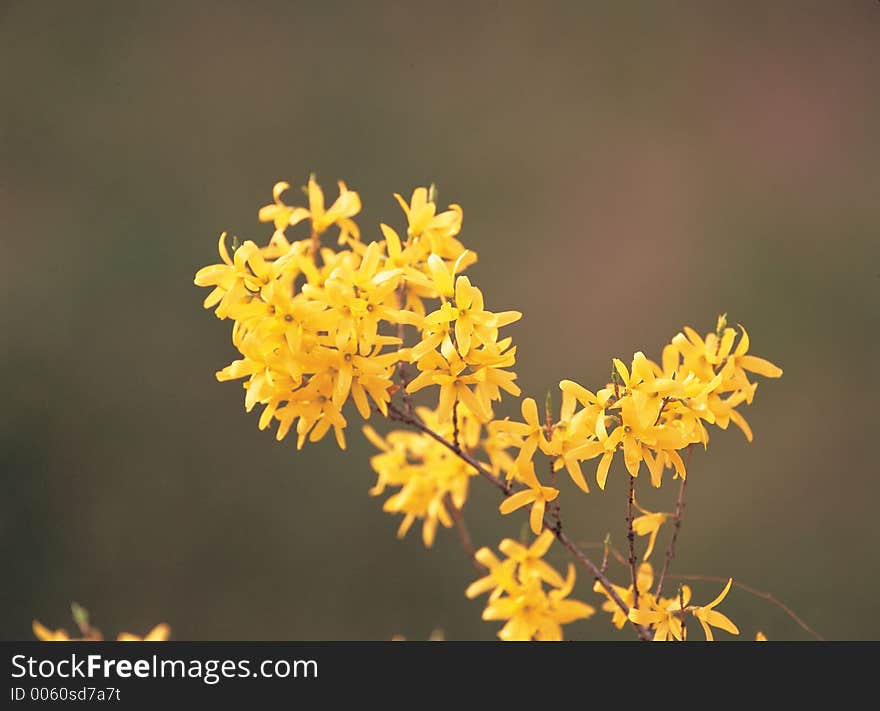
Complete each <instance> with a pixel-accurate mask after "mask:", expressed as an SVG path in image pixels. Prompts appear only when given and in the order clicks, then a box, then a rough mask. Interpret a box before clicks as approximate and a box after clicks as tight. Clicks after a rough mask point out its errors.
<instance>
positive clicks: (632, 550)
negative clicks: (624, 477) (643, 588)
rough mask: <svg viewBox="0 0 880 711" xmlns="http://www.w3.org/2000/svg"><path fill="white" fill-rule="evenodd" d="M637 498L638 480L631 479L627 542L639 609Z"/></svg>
mask: <svg viewBox="0 0 880 711" xmlns="http://www.w3.org/2000/svg"><path fill="white" fill-rule="evenodd" d="M635 497H636V479H635V477H634V476H632V475H630V477H629V495H628V496H627V499H626V540H627V542H628V543H629V569H630V575H631V576H632V586H633V607H635V608H636V609H638V607H639V572H638V570H636V534H635V531H633V499H635Z"/></svg>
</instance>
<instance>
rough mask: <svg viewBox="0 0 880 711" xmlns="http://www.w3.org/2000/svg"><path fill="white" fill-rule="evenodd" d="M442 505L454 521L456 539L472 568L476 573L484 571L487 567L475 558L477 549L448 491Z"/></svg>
mask: <svg viewBox="0 0 880 711" xmlns="http://www.w3.org/2000/svg"><path fill="white" fill-rule="evenodd" d="M443 505H444V506H445V507H446V510H447V511H448V512H449V515H450V516H451V517H452V521H453V523H455V531H456V533H458V540H459V541H460V542H461V547H462V548H463V549H464V552H465V553H467V555H468V558H470V559H471V565H473V566H474V570H476V571H477V572H478V573H485V572H486V570H487V568H486V566H485V565H483V564H482V563H481V562H480V561H478V560H477V549H476V548H475V547H474V542H473V540H472V539H471V534H470V531H468V528H467V524H466V523H465V522H464V516H463V515H462V513H461V509H460V508H458V506H456V505H455V503H454V502H453V501H452V494H450V493H449V492H448V491H447V492H446V495H445V496H444V497H443Z"/></svg>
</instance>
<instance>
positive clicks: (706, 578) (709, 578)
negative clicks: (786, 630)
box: [669, 575, 825, 642]
mask: <svg viewBox="0 0 880 711" xmlns="http://www.w3.org/2000/svg"><path fill="white" fill-rule="evenodd" d="M669 577H670V578H674V579H675V580H693V581H696V582H704V583H725V584H727V581H728V580H729V578H720V577H716V576H714V575H670V576H669ZM733 587H735V588H739V589H740V590H744V591H745V592H747V593H749V594H750V595H754V596H755V597H757V598H760V599H761V600H766V601H767V602H770V603H773V604H774V605H776V607H778V608H779V609H780V610H782V611H783V612H784V613H785V614H786V615H788V616H789V617H790V618H791V619H792V620H794V621H795V622H796V623H797V624H798V626H800V628H801V629H802V630H804V631H805V632H807V633H808V634H810V635H812V636H813V637H814V638H815V639H817V640H819V641H820V642H824V641H825V638H824V637H823V636H822V635H820V634H819V633H818V632H816V630H814V629H813V628H812V627H810V626H809V625H808V624H807V623H806V622H804V621H803V620H802V619H801V618H800V617H799V616H798V615H797V614H796V613H795V611H794V610H792V609H791V608H790V607H788V606H787V605H785V604H783V603H782V602H780V601H779V600H777V599H776V598H775V597H773V595H771V594H770V593H767V592H761V591H760V590H755V588H753V587H752V586H751V585H746V584H745V583H738V582H737V581H736V580H734V581H733Z"/></svg>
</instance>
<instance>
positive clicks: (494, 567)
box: [464, 548, 555, 602]
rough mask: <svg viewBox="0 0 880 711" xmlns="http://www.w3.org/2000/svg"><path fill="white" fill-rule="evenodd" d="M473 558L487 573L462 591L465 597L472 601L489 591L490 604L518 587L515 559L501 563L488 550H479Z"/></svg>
mask: <svg viewBox="0 0 880 711" xmlns="http://www.w3.org/2000/svg"><path fill="white" fill-rule="evenodd" d="M474 558H476V559H477V561H479V562H480V564H482V565H483V566H485V567H486V568H487V569H488V571H489V573H488V575H486V576H484V577H482V578H480V579H479V580H475V581H474V582H472V583H471V584H470V585H468V587H467V590H465V591H464V594H465V597H467V598H470V599H473V598H475V597H477V596H478V595H482V594H483V593H485V592H489V591H490V590H491V591H492V592H491V593H490V594H489V601H490V602H491V601H493V600H497V599H498V598H499V597H501V595H503V594H504V593H505V592H513V591H514V590H516V588H517V587H518V586H519V582H518V581H517V579H516V568H517V566H518V565H519V563H518V562H517V561H516V559H514V558H508V559H507V560H505V561H504V562H501V561H500V560H498V558H497V557H496V556H495V554H494V553H493V552H492V551H491V550H489V549H488V548H480V550H478V551H477V552H476V553H475V554H474ZM542 562H543V561H542ZM554 572H555V571H554Z"/></svg>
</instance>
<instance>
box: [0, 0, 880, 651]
mask: <svg viewBox="0 0 880 711" xmlns="http://www.w3.org/2000/svg"><path fill="white" fill-rule="evenodd" d="M767 5H768V4H765V3H760V2H746V3H727V2H715V3H702V2H691V3H686V2H676V3H662V4H661V3H656V4H655V3H644V4H641V3H626V4H623V3H541V4H538V3H513V2H479V3H461V4H455V3H437V2H432V3H424V4H421V3H395V2H387V3H378V2H371V3H334V2H317V3H291V2H278V3H270V2H262V3H227V2H214V3H192V4H188V3H174V4H172V3H146V2H144V3H136V2H125V3H112V2H103V3H96V2H77V3H67V2H54V3H33V2H9V0H6V1H5V2H3V3H2V6H0V83H2V84H0V86H2V97H3V99H2V104H0V149H2V156H0V227H2V229H0V240H2V244H3V255H4V256H3V258H2V260H0V277H2V279H0V298H2V302H0V303H2V309H0V333H2V336H0V339H2V347H0V373H2V376H0V377H2V384H0V388H2V394H3V400H4V406H3V408H2V410H0V476H2V482H3V488H2V495H0V496H2V498H0V528H2V530H0V547H2V553H0V556H2V557H0V564H2V568H3V575H2V579H3V582H2V605H0V635H2V636H3V637H4V638H8V639H27V638H30V636H31V632H30V624H31V620H32V618H34V617H36V618H38V619H40V620H41V621H42V622H44V623H45V624H47V625H50V626H52V627H56V626H62V625H64V626H67V627H68V628H70V627H71V623H70V616H69V605H70V602H71V601H72V600H76V601H77V602H79V603H81V604H82V605H84V606H86V607H87V608H88V609H89V610H91V612H92V615H93V619H94V621H95V623H96V624H97V625H98V626H99V627H101V628H102V629H104V630H105V632H107V633H108V634H115V633H116V632H118V631H120V630H122V629H126V630H129V631H132V632H136V633H143V632H144V631H146V630H147V629H149V628H150V627H151V626H152V625H153V624H155V623H157V622H160V621H167V622H169V623H170V624H171V626H172V627H173V631H174V638H176V639H292V640H293V639H307V640H319V639H389V638H390V637H391V636H392V635H395V634H399V635H404V636H406V637H407V638H409V639H425V638H427V637H428V635H429V634H430V633H431V631H432V629H434V628H442V629H443V630H444V632H445V635H446V637H447V638H448V639H493V638H494V634H495V631H496V630H497V629H498V628H499V627H500V624H498V623H485V622H481V620H480V613H481V610H482V607H483V605H482V603H481V601H468V600H466V599H465V597H464V595H463V591H464V588H465V587H466V586H467V584H468V583H469V582H470V581H471V580H472V579H473V577H474V575H473V571H472V570H471V568H470V566H469V565H468V563H467V562H466V560H465V558H464V556H463V554H462V552H461V550H460V548H459V545H458V541H457V539H456V537H455V535H454V533H453V532H451V531H442V532H441V533H440V535H439V536H438V542H437V544H436V545H435V547H434V549H432V550H429V551H426V550H425V549H424V548H423V547H422V545H421V541H420V536H419V531H418V527H416V528H414V530H413V531H412V532H411V533H410V535H409V537H408V538H406V539H405V540H403V541H398V540H397V539H396V538H395V535H394V534H395V530H396V527H397V524H398V522H399V519H397V518H395V517H391V516H389V515H387V514H385V513H383V512H382V511H381V499H376V498H371V497H370V496H368V494H367V490H368V488H369V487H370V486H371V485H372V483H373V481H374V475H373V474H372V472H371V470H370V467H369V464H368V462H367V456H368V454H369V453H370V452H371V448H370V447H369V445H367V444H366V443H365V442H364V441H363V439H362V438H361V437H360V436H359V434H358V432H357V426H358V420H357V417H356V415H354V414H353V416H352V418H351V421H352V427H351V429H350V436H349V439H350V447H349V450H348V451H347V452H340V451H339V450H338V449H337V448H336V446H335V444H334V443H333V438H332V437H328V438H327V439H326V440H325V441H324V442H321V443H319V444H317V445H310V446H308V447H307V448H306V449H305V450H304V451H302V452H299V453H298V452H296V449H295V442H293V441H292V440H287V441H285V442H283V443H281V444H278V443H276V442H275V440H274V437H273V435H272V434H270V433H268V432H259V431H258V429H257V416H256V415H255V414H252V415H246V414H245V413H244V411H243V404H242V402H243V393H242V391H241V389H240V387H239V385H238V384H237V383H236V384H228V383H227V384H219V383H217V382H216V381H215V380H214V372H215V370H217V369H219V368H220V367H222V366H223V365H225V364H226V363H227V362H228V361H229V360H231V359H232V357H233V350H232V347H231V345H230V343H229V324H228V323H221V322H219V321H217V320H216V319H215V318H214V316H213V315H212V314H211V313H210V312H205V311H203V310H202V308H201V302H202V299H203V298H204V296H205V293H206V292H204V291H203V290H201V289H198V288H196V287H195V286H193V284H192V278H193V274H194V273H195V271H196V270H197V269H198V268H199V267H200V266H202V265H205V264H210V263H214V262H215V261H217V256H216V241H217V236H218V234H219V233H220V232H221V231H223V230H229V231H230V232H234V233H236V234H237V235H238V236H239V237H241V238H242V239H247V238H253V239H257V240H265V239H267V238H268V235H269V233H268V232H267V230H266V229H265V226H264V225H260V224H259V223H258V222H257V219H256V213H257V209H258V208H259V206H260V205H262V204H265V203H267V202H269V201H270V200H271V188H272V185H273V184H274V182H275V181H277V180H288V181H290V182H291V183H293V184H296V185H299V184H303V183H304V182H305V181H306V178H307V176H308V174H309V173H310V172H312V171H314V172H316V173H317V175H318V177H319V179H320V180H321V181H322V182H323V183H324V184H325V186H328V188H330V189H331V192H332V194H333V195H334V196H335V190H333V187H334V182H335V180H337V179H344V180H346V181H347V182H348V184H349V186H350V187H352V188H353V189H355V190H357V191H359V192H360V194H361V196H362V198H363V201H364V210H363V212H362V214H361V216H360V218H359V223H360V225H361V227H362V230H363V232H364V233H365V235H366V236H375V235H378V230H377V225H378V222H379V221H386V222H390V223H391V224H393V225H395V226H397V227H400V226H401V225H402V224H403V215H402V213H400V211H399V209H398V208H397V206H396V204H395V203H394V201H393V199H392V197H391V193H392V192H395V191H398V192H402V193H405V194H409V192H410V191H411V190H412V188H413V187H414V186H416V185H423V184H427V183H429V182H431V181H435V182H436V183H437V184H438V186H439V189H440V200H441V202H442V203H443V204H444V205H445V204H447V203H448V202H458V203H460V204H462V205H463V207H464V214H465V221H464V231H463V239H464V240H465V242H466V243H467V244H468V245H469V246H471V247H473V248H474V249H475V250H476V251H477V252H478V253H479V255H480V261H479V263H478V264H477V265H475V266H474V267H473V268H472V270H471V278H472V279H474V280H475V282H476V283H477V284H478V285H479V286H481V287H482V288H483V290H484V292H485V294H486V299H487V304H488V306H489V307H490V308H494V309H496V310H502V309H508V308H516V309H520V310H521V311H522V312H523V313H524V318H523V319H522V321H521V322H520V323H518V324H516V325H515V326H512V327H510V328H509V329H508V333H509V334H510V335H512V336H513V337H514V338H515V341H516V343H517V344H518V348H519V351H518V361H519V367H518V372H519V374H520V384H521V386H522V387H523V389H524V391H525V393H526V394H530V395H533V396H536V397H537V398H538V399H541V398H542V397H543V394H544V393H545V392H546V391H547V389H548V388H555V384H556V383H557V382H558V381H559V380H560V379H561V378H564V377H568V378H573V379H576V380H578V381H580V382H582V383H583V384H585V385H587V386H591V387H595V386H600V385H601V384H603V383H604V382H605V381H606V379H607V377H608V372H609V368H610V359H611V357H612V356H621V357H623V358H625V359H626V358H628V357H631V354H632V352H633V351H635V350H644V351H645V352H646V353H647V354H648V355H649V356H651V357H655V358H656V357H659V353H660V349H661V347H662V345H663V344H664V343H665V342H666V341H667V340H668V339H669V338H670V337H671V336H672V335H674V334H675V333H676V332H677V331H678V330H679V329H680V328H681V327H682V326H683V325H685V324H689V325H692V326H694V327H696V328H697V329H698V330H700V331H704V332H705V331H707V330H711V329H712V328H713V327H714V324H715V318H716V316H717V314H718V313H720V312H725V311H726V312H728V313H729V315H730V319H731V321H732V322H734V323H736V322H742V323H743V324H745V325H746V326H747V328H748V329H749V331H750V334H751V337H752V346H753V347H752V350H753V352H754V353H755V354H757V355H761V356H765V357H767V358H769V359H770V360H772V361H774V362H776V363H778V364H779V365H781V366H782V367H783V368H784V369H785V375H784V377H783V378H782V379H781V380H778V381H764V382H762V383H761V385H760V387H759V389H758V393H757V397H756V401H755V404H754V405H753V406H752V407H751V408H750V409H747V410H746V411H745V414H746V417H747V418H748V419H749V421H750V422H751V424H752V426H753V428H754V430H755V435H756V437H755V442H754V443H753V444H752V445H748V444H747V443H746V441H745V440H744V438H743V437H742V435H741V434H740V433H739V431H738V430H736V429H731V430H729V431H727V432H721V431H718V430H717V429H713V430H712V441H711V444H710V447H709V451H708V453H705V454H704V453H702V452H699V453H697V455H696V456H695V457H694V460H693V465H692V470H691V476H692V481H691V485H690V486H689V494H690V496H689V501H688V508H687V515H686V517H685V521H684V527H683V530H682V536H681V539H680V545H679V553H678V557H677V559H676V562H675V566H674V571H675V572H678V573H703V574H706V575H716V576H728V575H731V576H733V577H734V578H736V579H737V580H741V581H743V582H746V583H748V584H751V585H753V586H755V587H757V588H758V589H760V590H764V591H769V592H771V593H773V594H774V595H776V596H777V597H778V598H780V599H781V600H782V601H784V602H786V603H787V604H789V605H790V606H792V607H793V608H794V609H795V610H796V611H797V612H798V613H800V614H801V615H802V616H803V617H804V618H805V619H806V620H807V621H808V622H810V623H811V624H812V625H814V626H815V627H816V628H817V629H818V630H819V631H820V632H822V633H823V634H824V635H826V636H827V637H828V638H831V639H876V638H877V637H878V636H880V617H878V615H877V601H876V589H877V585H878V583H880V570H878V556H877V543H878V536H877V532H876V526H875V523H874V521H875V513H874V512H875V509H876V507H877V500H878V496H880V480H878V478H877V464H876V442H875V441H871V439H869V437H872V436H871V435H870V434H869V433H871V432H872V430H873V429H874V428H875V427H876V425H877V424H878V422H877V417H876V413H877V408H876V403H875V399H876V397H877V392H878V390H877V379H876V371H875V368H876V364H877V359H878V355H880V349H878V343H880V339H878V328H880V322H878V308H877V305H878V287H880V260H878V257H880V249H878V240H877V229H878V225H880V200H878V195H880V180H878V175H880V171H878V160H880V139H878V128H880V93H878V91H877V70H878V66H880V65H878V59H880V4H878V3H876V2H868V0H865V1H864V2H855V1H853V2H837V3H828V2H818V3H812V2H779V3H772V8H771V7H768V6H767ZM502 413H505V414H506V413H510V414H513V413H515V406H512V404H511V403H508V407H507V409H506V410H502ZM374 424H377V423H374ZM588 468H589V469H590V470H592V466H589V467H588ZM667 477H668V474H667ZM645 479H646V480H647V477H645ZM674 496H675V487H673V486H668V487H664V488H663V489H662V490H661V491H659V492H653V491H647V490H646V491H645V492H644V494H643V497H642V498H643V500H644V503H646V504H649V505H651V506H653V507H655V508H662V509H666V510H671V507H672V502H673V500H674ZM497 503H498V498H497V496H496V494H495V492H494V491H490V490H489V489H488V486H485V485H483V484H482V482H481V481H479V480H474V488H473V496H472V499H471V501H470V502H469V505H468V508H467V509H466V516H467V518H468V520H469V523H470V527H471V531H472V534H473V536H474V538H475V540H476V541H477V543H478V544H488V545H492V546H494V545H496V544H497V542H498V540H500V538H501V537H503V536H505V535H513V536H516V535H517V534H518V531H519V525H520V523H521V522H522V520H524V518H525V517H524V516H520V517H519V518H517V516H512V517H508V518H505V519H503V520H502V519H501V517H499V516H498V514H497V513H496V506H497ZM624 503H625V491H624V476H623V470H622V466H621V465H620V462H619V461H618V462H617V464H616V465H615V468H614V469H613V470H612V474H611V477H610V481H609V486H608V490H607V491H606V492H605V493H604V494H603V493H601V492H598V490H594V493H592V494H591V495H590V496H579V495H577V493H576V490H575V489H574V488H573V487H572V486H570V485H569V484H568V482H566V484H565V486H564V488H563V507H564V514H565V519H566V522H567V526H568V528H569V531H570V532H571V533H572V535H573V536H575V537H576V538H578V539H579V540H582V541H600V540H601V539H602V537H603V536H604V534H605V532H606V531H610V532H611V534H612V537H613V539H614V541H615V542H616V543H617V544H618V545H622V544H623V543H624V538H623V528H624V524H623V516H624V511H625V505H624ZM659 545H662V544H659ZM659 545H658V547H659ZM661 550H662V549H661ZM554 555H555V558H554V561H555V562H557V563H559V564H560V565H562V563H563V557H562V556H561V555H559V552H558V551H557V553H556V554H554ZM596 555H597V556H598V553H597V554H596ZM661 556H662V553H656V554H655V562H659V561H660V560H661V559H662V557H661ZM612 571H614V572H615V573H616V575H617V577H618V578H619V579H620V580H621V581H622V580H623V578H624V575H622V574H621V572H620V571H619V570H615V568H612ZM589 583H590V581H589V580H588V579H587V577H586V576H585V575H583V576H581V579H580V580H579V583H578V587H577V588H576V590H577V592H578V596H579V597H581V598H582V599H585V600H588V601H590V602H593V603H598V602H599V599H598V597H597V596H595V595H594V594H593V593H592V592H590V584H589ZM695 588H696V595H697V599H698V601H701V602H705V601H708V600H710V599H711V598H712V597H714V596H715V594H716V593H717V591H718V590H719V589H720V586H719V585H718V584H714V583H713V584H701V585H696V586H695ZM724 609H725V611H726V612H727V613H728V614H729V615H730V616H731V617H732V618H733V619H734V620H735V621H736V622H737V623H738V624H739V625H740V628H741V630H742V633H743V635H742V637H743V638H746V639H750V638H753V636H754V633H755V631H756V630H757V629H759V628H760V629H762V630H764V631H765V632H766V633H767V635H768V636H769V637H770V638H771V639H805V638H807V637H806V635H805V634H804V633H803V632H802V631H801V630H800V629H799V628H798V627H797V626H796V625H795V624H794V623H793V622H792V621H791V620H790V619H788V618H787V617H786V616H785V615H784V614H783V613H782V612H781V611H780V610H779V609H777V608H775V607H773V606H772V605H770V604H768V603H767V602H765V601H762V600H758V599H755V598H753V597H750V596H748V595H746V594H745V593H742V592H738V591H734V592H733V593H731V595H730V596H729V597H728V600H727V603H726V604H725V608H724ZM566 632H567V635H568V637H569V638H574V639H631V638H632V635H631V634H630V633H629V632H628V631H623V632H616V631H615V630H613V629H612V628H611V626H610V625H609V624H608V620H607V615H605V614H604V613H601V614H600V615H597V616H596V617H595V618H593V619H591V620H588V621H585V622H579V623H577V624H574V625H572V626H570V627H568V628H566ZM722 634H723V633H722ZM724 636H725V637H727V636H726V635H724Z"/></svg>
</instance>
